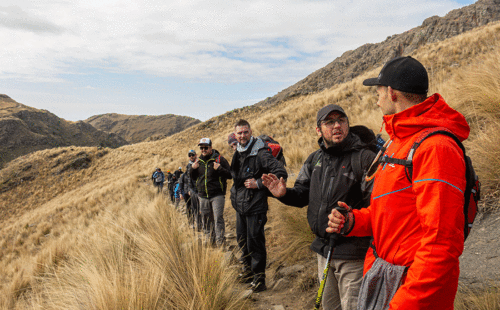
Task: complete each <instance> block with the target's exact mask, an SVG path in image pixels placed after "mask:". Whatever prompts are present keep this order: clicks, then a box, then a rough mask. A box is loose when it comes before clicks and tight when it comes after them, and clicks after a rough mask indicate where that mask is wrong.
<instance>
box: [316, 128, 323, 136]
mask: <svg viewBox="0 0 500 310" xmlns="http://www.w3.org/2000/svg"><path fill="white" fill-rule="evenodd" d="M316 134H318V137H320V138H321V137H322V136H323V134H322V133H321V128H319V127H316Z"/></svg>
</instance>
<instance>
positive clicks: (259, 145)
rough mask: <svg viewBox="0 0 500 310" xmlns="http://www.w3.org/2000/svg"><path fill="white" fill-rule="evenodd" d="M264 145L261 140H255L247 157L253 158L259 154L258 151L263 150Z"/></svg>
mask: <svg viewBox="0 0 500 310" xmlns="http://www.w3.org/2000/svg"><path fill="white" fill-rule="evenodd" d="M265 147H266V144H265V143H264V141H262V139H260V138H256V139H255V142H254V144H253V145H252V150H251V151H250V154H249V156H255V155H257V153H258V152H259V150H260V149H262V148H265Z"/></svg>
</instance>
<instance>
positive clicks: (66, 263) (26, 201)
mask: <svg viewBox="0 0 500 310" xmlns="http://www.w3.org/2000/svg"><path fill="white" fill-rule="evenodd" d="M411 55H412V56H413V57H415V58H417V59H419V60H420V61H421V62H422V63H423V64H424V65H425V66H426V67H432V71H431V72H430V73H431V74H430V79H431V81H430V82H431V92H439V93H441V94H442V95H443V97H444V98H445V99H446V100H447V101H448V102H449V104H450V105H451V106H452V107H454V108H455V109H457V110H458V111H460V112H462V113H463V114H464V115H466V117H467V120H468V121H469V123H470V124H471V128H472V132H471V135H470V137H469V139H468V140H467V141H466V143H465V145H466V148H467V150H468V154H470V156H471V157H472V159H473V162H474V165H475V168H476V171H477V173H478V174H479V176H480V178H481V182H483V189H484V191H483V197H485V198H484V199H483V201H488V204H491V205H495V206H496V208H498V188H499V184H500V178H499V175H500V171H499V170H500V163H499V162H498V161H499V158H500V134H499V132H500V124H498V119H499V117H500V106H499V105H498V102H500V86H499V83H498V81H499V80H500V78H499V72H500V68H499V66H500V65H499V64H500V23H493V24H489V25H486V26H482V27H478V28H476V29H473V30H471V31H470V32H467V33H464V34H462V35H460V36H455V37H452V38H449V39H447V40H444V41H442V42H439V43H436V44H432V45H426V46H423V47H421V48H419V49H417V50H415V51H414V52H413V53H412V54H411ZM379 70H380V68H375V69H374V70H372V71H366V72H363V73H362V74H360V75H359V76H358V77H356V78H354V79H352V80H351V81H348V82H346V83H343V84H339V85H334V86H332V87H331V88H329V89H325V90H323V91H321V92H319V93H315V94H310V95H307V96H297V97H294V98H293V99H291V100H287V101H285V102H278V103H277V104H275V105H264V106H250V107H245V108H241V109H236V110H233V111H231V112H227V113H225V114H223V115H219V116H217V117H214V118H212V119H210V120H208V121H206V122H203V123H200V124H197V125H194V126H192V127H189V128H187V129H186V130H184V131H182V132H180V133H176V134H174V135H172V136H170V137H167V138H165V139H161V140H157V141H150V142H142V143H137V144H133V145H126V146H123V147H120V148H117V149H98V148H96V147H62V148H56V149H49V150H44V151H39V152H35V153H32V154H29V155H28V156H24V157H20V158H17V159H15V160H13V161H11V162H10V163H8V164H7V165H6V166H5V167H4V168H3V169H1V170H0V308H2V306H4V308H6V309H81V308H82V307H83V306H82V304H78V303H75V305H74V306H73V307H69V306H68V304H67V303H64V302H63V301H65V300H64V299H62V301H61V299H60V298H70V297H71V298H72V297H75V296H76V297H81V298H82V300H88V299H92V298H95V300H96V301H95V303H94V304H93V305H96V304H97V301H100V300H101V299H100V298H101V297H102V296H105V297H108V299H106V300H105V301H110V303H109V304H108V307H107V308H108V309H109V308H112V307H111V306H109V305H111V304H112V305H115V304H116V302H117V301H121V302H122V304H120V307H118V306H115V307H114V308H115V309H121V306H122V305H124V306H123V308H127V305H128V306H129V307H131V306H130V302H132V301H131V299H132V298H131V296H136V297H137V298H138V299H141V300H147V298H145V296H146V297H151V295H154V294H155V293H154V292H155V291H154V290H153V289H149V287H148V286H141V285H142V284H141V283H143V282H141V280H144V279H146V280H149V276H150V274H151V272H150V271H151V266H148V265H147V263H150V264H151V265H159V267H161V270H162V271H170V270H172V268H170V265H167V264H164V262H163V261H162V260H154V259H150V260H147V259H144V257H143V256H140V255H137V253H136V252H134V251H136V250H137V249H136V247H135V246H136V243H138V242H139V241H140V240H143V239H148V240H149V239H153V238H152V236H157V235H158V234H157V232H153V233H150V235H144V234H143V232H142V230H141V229H142V228H144V226H146V224H145V223H146V222H147V219H146V220H145V217H144V215H143V214H142V212H143V211H145V210H146V211H148V212H151V215H152V216H153V217H154V216H155V215H157V214H156V213H152V211H151V209H152V208H150V205H151V204H156V207H157V209H158V210H165V209H166V208H168V207H169V206H170V207H172V208H173V206H171V205H169V204H168V203H167V202H166V201H167V199H166V198H164V197H163V196H155V192H154V190H153V189H152V187H151V186H149V187H148V183H149V181H150V176H151V173H152V172H153V169H154V168H155V167H161V168H162V169H163V170H167V169H170V170H174V169H175V168H177V167H179V166H183V167H184V165H185V164H186V162H187V152H188V150H189V149H197V141H199V138H201V137H210V138H212V140H213V146H214V148H215V149H217V150H219V151H220V152H221V154H222V155H224V156H225V157H227V158H230V155H231V154H232V151H231V150H230V148H229V147H228V146H227V142H226V139H227V135H228V134H229V133H230V132H231V131H232V130H233V124H234V121H235V119H238V118H244V119H247V120H248V121H249V122H250V123H251V124H252V129H253V131H254V132H253V133H254V135H259V134H262V133H266V134H269V135H272V136H273V137H274V138H275V139H277V140H278V141H279V142H280V143H281V144H282V145H283V148H284V155H285V157H286V159H287V164H288V167H287V168H288V171H289V172H290V179H289V180H288V182H289V183H288V184H289V185H291V184H293V179H294V178H295V177H296V175H297V173H298V171H299V169H300V167H301V165H302V164H303V162H304V161H305V159H306V158H307V156H308V155H309V154H310V153H311V152H313V151H314V150H315V149H317V147H318V146H317V143H316V139H317V136H316V132H315V129H314V127H315V116H316V112H317V111H318V109H319V108H321V107H322V106H324V105H326V104H329V103H336V104H339V105H341V106H342V107H344V109H345V110H346V112H347V113H348V114H349V119H350V123H351V125H356V124H364V125H367V126H369V127H370V128H371V129H373V130H374V131H377V132H378V131H379V130H380V126H381V123H382V119H381V113H380V111H379V109H378V107H377V106H376V102H377V99H376V95H375V93H374V91H373V89H371V88H369V87H363V86H362V81H363V79H365V78H367V77H372V76H375V75H376V74H378V71H379ZM488 70H490V71H488ZM474 87H475V88H476V89H475V90H474ZM483 97H484V98H483ZM486 100H489V101H486ZM11 105H15V104H13V103H11ZM488 156H489V157H488ZM226 198H227V199H226V207H227V208H226V212H227V214H228V218H230V219H231V220H232V221H234V211H233V210H232V208H231V207H230V202H229V197H226ZM486 198H487V199H486ZM269 201H270V211H269V221H268V224H267V226H268V227H269V229H268V230H266V238H267V240H268V249H269V252H268V259H269V269H268V270H269V278H270V285H269V288H270V289H269V290H268V291H267V292H265V293H261V295H260V297H256V298H257V299H258V300H257V301H256V302H255V303H254V304H252V306H254V307H252V306H251V307H249V308H251V309H269V307H270V305H273V304H274V305H276V303H277V302H283V304H285V305H286V306H288V307H289V308H290V309H307V308H309V307H310V306H311V305H312V301H313V298H314V295H315V293H316V291H317V280H316V272H317V270H316V269H315V266H314V263H313V264H311V260H314V258H313V257H312V256H311V253H310V250H309V244H308V242H310V241H309V239H310V230H309V228H308V226H307V221H306V219H305V214H304V212H303V211H305V210H304V209H296V208H287V207H285V206H283V205H282V204H281V203H280V202H279V201H277V200H275V199H269ZM153 209H154V208H153ZM231 212H232V213H231ZM182 218H185V216H184V215H182ZM128 222H132V223H134V225H130V226H129V225H128V224H127V223H128ZM229 224H230V221H229V220H228V227H227V232H228V233H233V234H234V226H230V225H229ZM184 226H187V225H185V224H184ZM164 227H166V228H167V229H168V230H170V231H171V232H174V233H176V232H177V233H178V234H179V235H182V234H183V233H184V232H185V231H182V227H180V226H179V228H178V227H177V226H173V225H172V226H169V225H164ZM177 228H178V230H177ZM111 229H115V230H113V231H110V230H111ZM300 232H304V235H305V237H304V238H302V237H301V235H300ZM490 236H491V237H492V240H493V239H494V240H493V241H494V242H497V239H498V238H496V236H495V235H490ZM113 238H114V239H113ZM308 238H309V239H308ZM471 238H473V235H471V237H470V238H469V239H468V240H473V239H471ZM89 240H90V241H92V243H91V245H90V246H91V247H92V248H94V249H99V250H101V251H99V253H100V256H99V257H97V256H90V255H89V252H88V251H89V249H88V245H87V246H86V247H84V246H82V244H85V243H86V241H89ZM106 240H111V241H112V242H109V243H110V244H111V245H112V246H110V247H109V248H108V247H106V248H103V246H102V244H107V243H108V242H107V241H106ZM168 240H170V239H168ZM168 240H167V239H165V240H162V241H163V242H164V243H159V245H158V246H157V247H154V248H153V249H154V251H152V252H154V254H156V252H161V251H162V249H164V244H165V243H166V241H168ZM104 241H106V242H104ZM483 241H484V240H483ZM493 241H492V242H486V241H485V242H484V245H485V248H486V249H487V247H488V246H490V247H492V246H493V247H494V246H496V243H494V242H493ZM468 242H470V241H468ZM193 243H194V242H193ZM185 248H186V245H185V244H181V245H179V246H178V247H177V248H176V249H175V250H176V251H180V253H185V252H183V250H185ZM496 248H498V247H496ZM207 251H209V250H208V249H207ZM126 252H133V253H132V254H133V255H131V257H132V258H131V260H130V261H129V260H126V259H125V254H126ZM477 253H480V252H477ZM122 254H123V255H122ZM160 254H163V252H161V253H160ZM223 254H224V253H218V255H219V256H220V260H219V261H222V260H223V258H222V257H223ZM465 255H471V256H470V257H471V258H473V261H474V263H477V259H475V256H474V255H476V254H475V252H470V251H469V252H467V253H466V254H465ZM481 255H482V256H485V257H486V255H483V253H481ZM117 256H118V259H117V258H116V257H117ZM89 257H91V258H89ZM97 258H99V260H100V261H105V262H104V263H105V264H104V265H105V266H106V271H112V272H114V273H113V274H112V275H113V277H111V280H115V281H117V282H118V284H120V285H121V286H120V287H119V289H118V288H117V286H112V285H111V284H109V285H108V286H104V284H105V283H108V282H106V281H107V280H106V279H104V278H103V277H102V274H103V272H102V270H101V269H99V268H97V267H96V265H99V266H100V265H101V262H100V261H99V264H97V263H98V262H97ZM184 258H185V257H184V256H179V258H178V259H176V260H175V262H181V263H183V262H185V260H183V259H184ZM137 262H141V263H146V265H145V266H143V265H141V266H140V267H141V268H137V269H134V268H135V267H136V265H134V264H133V263H137ZM197 262H199V263H200V264H201V263H202V260H201V259H198V260H197ZM295 264H302V265H303V266H305V267H304V268H303V269H302V270H303V271H302V272H301V274H302V275H303V277H302V278H301V277H300V276H299V277H296V278H293V279H292V280H291V281H289V282H288V284H286V286H282V287H281V288H278V287H275V286H272V285H271V283H273V282H271V280H272V281H275V280H276V279H277V278H276V274H277V273H278V272H277V271H278V269H280V268H281V269H283V268H282V267H284V266H291V265H295ZM198 265H199V264H193V265H190V267H192V268H184V267H185V266H183V265H182V264H181V265H180V268H179V269H182V270H188V271H191V270H194V269H196V268H195V267H198ZM212 265H214V264H212ZM71 266H72V267H71ZM217 266H219V263H217ZM70 267H71V268H72V269H70ZM177 267H179V265H177ZM148 268H149V269H148ZM464 269H465V268H464ZM490 269H492V268H490ZM130 270H134V271H135V272H136V273H135V274H134V275H135V277H127V274H126V272H130ZM209 270H210V272H211V274H210V275H213V274H215V271H212V270H211V269H209ZM62 271H65V273H62ZM225 271H226V272H228V275H227V276H228V277H231V276H232V274H231V272H232V271H231V270H230V268H226V270H225ZM491 271H492V272H493V271H495V270H493V269H492V270H491ZM217 272H218V271H217ZM64 274H66V276H64ZM200 274H201V273H200ZM200 274H197V275H195V276H193V277H192V278H191V280H193V278H194V279H195V280H197V281H198V282H196V283H200V284H199V286H197V287H196V288H195V289H193V286H190V287H187V288H186V287H185V286H180V287H181V288H182V289H183V290H182V292H183V293H184V295H182V296H183V297H185V298H186V299H189V300H190V301H191V300H192V298H191V293H193V292H195V293H196V294H198V293H199V294H205V293H206V292H207V291H208V292H213V291H211V289H212V288H211V287H212V286H211V285H212V283H210V282H209V283H208V284H207V282H206V281H205V282H204V280H206V278H202V276H201V275H200ZM106 275H107V273H106ZM203 275H206V272H205V273H203ZM293 276H295V275H293ZM94 278H97V279H98V281H95V280H93V279H94ZM495 279H498V277H496V278H494V279H492V280H495ZM70 280H73V281H76V280H78V281H80V282H76V284H74V285H73V286H72V285H71V283H69V284H68V282H70ZM169 280H170V279H169ZM49 281H53V282H52V286H50V285H48V283H50V282H49ZM120 281H122V282H120ZM480 281H484V283H486V285H487V286H490V285H491V283H494V282H490V279H480ZM146 282H147V283H146V284H149V285H153V284H154V285H156V284H158V283H160V282H159V281H158V282H156V281H146ZM165 282H168V283H170V282H171V281H165ZM103 283H104V284H103ZM189 283H193V282H189ZM273 284H274V283H273ZM467 284H468V283H467ZM203 285H205V286H203ZM495 285H496V283H495ZM81 287H84V288H88V289H87V290H86V291H81ZM115 288H117V289H115ZM167 288H169V287H167ZM238 289H241V287H238V286H235V287H234V290H238ZM228 291H233V289H232V288H229V289H228ZM163 294H164V295H161V294H157V295H158V296H156V297H158V298H161V297H163V296H166V295H170V291H166V292H163ZM221 295H222V293H221ZM206 296H208V297H207V300H209V298H210V297H212V296H211V295H208V293H207V295H206ZM259 298H260V299H259ZM277 298H281V299H280V300H277ZM77 301H80V300H77ZM111 302H114V303H111ZM127 303H128V304H127ZM137 304H138V303H137ZM137 304H135V303H134V304H133V305H137ZM96 308H98V307H97V306H96ZM137 308H140V307H137ZM143 308H147V309H152V307H149V308H148V307H143ZM159 308H160V307H157V308H156V309H159ZM242 308H243V307H242ZM101 309H106V307H104V306H103V307H101ZM153 309H154V308H153ZM186 309H203V310H208V309H210V310H211V309H223V308H222V307H221V308H215V307H212V308H210V306H206V305H205V304H203V303H201V302H198V303H196V304H195V305H193V306H192V307H191V308H189V307H186ZM243 309H244V308H243ZM457 309H467V308H457ZM484 309H486V307H485V308H484ZM490 309H495V308H490Z"/></svg>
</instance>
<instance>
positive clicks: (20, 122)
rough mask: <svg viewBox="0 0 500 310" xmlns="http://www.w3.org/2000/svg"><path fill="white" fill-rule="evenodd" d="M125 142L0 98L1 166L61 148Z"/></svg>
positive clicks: (81, 123)
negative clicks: (34, 153)
mask: <svg viewBox="0 0 500 310" xmlns="http://www.w3.org/2000/svg"><path fill="white" fill-rule="evenodd" d="M125 144H127V141H125V140H124V139H122V138H121V137H119V136H118V135H116V134H113V133H105V132H103V131H101V130H97V129H95V128H94V127H92V126H91V125H89V124H87V123H85V122H81V121H80V122H76V123H75V122H68V121H66V120H64V119H61V118H59V117H57V116H56V115H54V114H52V113H50V112H49V111H46V110H38V109H35V108H32V107H28V106H26V105H23V104H20V103H18V102H16V101H14V100H13V99H11V98H10V97H9V96H7V95H0V166H1V165H3V164H4V163H6V162H8V161H10V160H12V159H14V158H16V157H18V156H22V155H25V154H28V153H31V152H34V151H38V150H43V149H47V148H54V147H62V146H70V145H77V146H103V147H113V148H115V147H119V146H122V145H125Z"/></svg>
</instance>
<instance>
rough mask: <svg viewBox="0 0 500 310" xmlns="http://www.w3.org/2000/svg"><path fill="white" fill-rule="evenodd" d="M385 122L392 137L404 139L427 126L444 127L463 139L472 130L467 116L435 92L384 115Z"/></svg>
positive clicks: (386, 128)
mask: <svg viewBox="0 0 500 310" xmlns="http://www.w3.org/2000/svg"><path fill="white" fill-rule="evenodd" d="M384 123H385V130H386V131H387V133H388V134H389V136H390V137H391V139H393V138H394V137H397V138H399V139H403V138H406V137H408V136H411V135H414V134H415V133H417V132H419V131H421V130H423V129H426V128H434V127H444V128H447V129H449V130H451V132H453V133H454V134H455V135H456V136H457V138H458V139H459V140H460V141H463V140H465V139H467V137H468V136H469V132H470V127H469V124H467V121H466V120H465V117H464V116H463V115H462V114H461V113H459V112H457V111H456V110H454V109H452V108H451V107H450V106H449V105H448V104H447V103H446V102H445V101H444V99H443V97H441V95H440V94H434V95H432V96H430V97H429V98H427V99H426V100H425V101H423V102H421V103H419V104H416V105H414V106H412V107H411V108H408V109H406V110H404V111H401V112H399V113H396V114H391V115H384Z"/></svg>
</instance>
